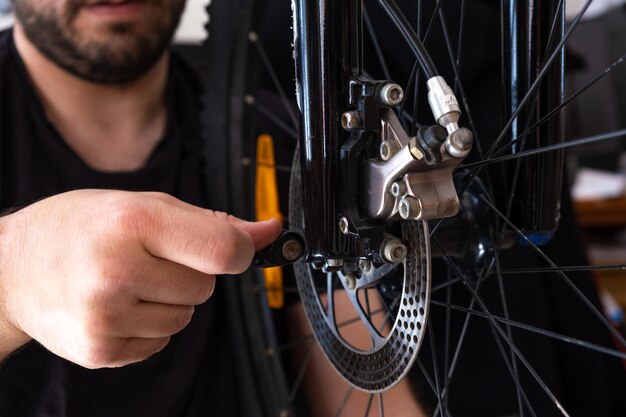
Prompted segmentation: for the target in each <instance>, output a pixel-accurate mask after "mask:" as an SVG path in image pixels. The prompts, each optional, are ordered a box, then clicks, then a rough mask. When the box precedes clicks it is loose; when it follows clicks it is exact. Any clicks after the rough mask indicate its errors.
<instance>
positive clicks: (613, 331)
mask: <svg viewBox="0 0 626 417" xmlns="http://www.w3.org/2000/svg"><path fill="white" fill-rule="evenodd" d="M480 198H481V199H482V200H483V201H484V202H485V203H486V204H487V205H488V206H489V207H490V208H491V209H492V210H493V211H494V213H496V214H497V215H498V217H500V218H502V220H503V221H504V222H506V223H507V225H508V226H509V227H511V228H512V229H513V230H514V231H515V233H517V234H518V235H519V236H520V237H521V238H522V239H524V240H525V241H526V243H528V245H530V247H531V248H533V250H534V251H535V252H536V253H537V254H538V255H539V256H540V257H541V258H543V260H545V261H546V262H547V263H548V264H550V266H552V267H556V264H555V263H554V262H552V260H551V259H550V257H548V256H547V255H546V254H545V253H544V252H543V251H542V250H541V249H539V247H538V246H537V245H535V244H534V243H533V242H531V241H530V239H528V237H527V236H526V235H525V234H524V232H522V231H521V230H520V229H519V228H518V227H517V226H515V225H514V224H513V222H511V221H510V220H509V219H508V218H506V217H504V215H503V214H502V213H501V212H500V211H499V210H498V209H497V208H496V207H495V205H494V204H493V203H491V202H490V201H489V199H488V198H486V197H485V195H484V194H482V195H481V196H480ZM556 273H557V274H558V275H559V277H561V279H562V280H563V281H564V282H565V283H566V284H567V285H568V286H569V287H570V288H571V289H572V291H574V293H575V294H576V295H577V296H578V298H580V299H581V301H582V302H583V303H584V304H585V305H586V306H587V307H588V308H589V310H590V311H591V312H592V313H593V314H594V315H595V316H596V317H597V318H598V319H599V320H600V322H601V323H602V324H603V325H604V326H605V327H606V328H607V329H608V330H609V332H611V334H612V335H613V336H614V337H615V338H616V339H617V340H618V341H619V342H620V343H621V344H622V346H624V347H626V341H625V340H624V338H623V337H622V335H621V334H619V332H618V331H617V329H615V327H613V325H611V323H609V321H608V320H607V319H606V317H604V314H602V313H601V312H600V311H599V310H598V309H597V308H596V307H595V306H594V305H593V303H592V302H591V301H589V299H588V298H587V297H586V296H585V295H584V294H583V293H582V292H581V291H580V290H579V289H578V287H577V286H576V285H575V284H574V283H573V282H572V281H571V280H570V279H569V278H568V276H567V275H565V273H564V272H563V271H556Z"/></svg>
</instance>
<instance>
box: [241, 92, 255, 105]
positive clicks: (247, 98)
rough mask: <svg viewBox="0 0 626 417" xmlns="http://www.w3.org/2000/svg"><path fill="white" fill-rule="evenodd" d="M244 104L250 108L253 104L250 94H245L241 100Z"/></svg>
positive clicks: (252, 97)
mask: <svg viewBox="0 0 626 417" xmlns="http://www.w3.org/2000/svg"><path fill="white" fill-rule="evenodd" d="M243 101H244V103H246V104H247V105H248V106H252V105H253V104H254V96H253V95H250V94H246V95H245V96H244V98H243Z"/></svg>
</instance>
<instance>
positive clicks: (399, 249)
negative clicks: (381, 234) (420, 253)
mask: <svg viewBox="0 0 626 417" xmlns="http://www.w3.org/2000/svg"><path fill="white" fill-rule="evenodd" d="M407 253H408V249H407V248H406V245H404V243H402V242H401V241H400V240H399V239H395V238H392V239H387V240H386V241H385V242H383V246H382V250H381V255H382V257H383V259H384V260H385V261H387V262H391V263H394V264H397V263H400V262H402V261H404V259H405V258H406V255H407Z"/></svg>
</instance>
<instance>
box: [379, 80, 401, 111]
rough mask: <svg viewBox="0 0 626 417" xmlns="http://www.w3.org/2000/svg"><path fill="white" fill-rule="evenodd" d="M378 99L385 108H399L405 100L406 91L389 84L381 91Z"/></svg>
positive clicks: (396, 85)
mask: <svg viewBox="0 0 626 417" xmlns="http://www.w3.org/2000/svg"><path fill="white" fill-rule="evenodd" d="M378 97H379V98H380V102H381V103H382V104H384V105H385V106H390V107H393V106H397V105H398V104H400V103H401V102H402V100H403V99H404V90H402V87H400V86H399V85H398V84H395V83H387V84H385V85H383V87H382V88H381V89H380V93H379V96H378Z"/></svg>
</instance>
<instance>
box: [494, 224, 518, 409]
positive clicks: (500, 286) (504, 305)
mask: <svg viewBox="0 0 626 417" xmlns="http://www.w3.org/2000/svg"><path fill="white" fill-rule="evenodd" d="M491 242H492V244H493V247H494V248H495V256H494V261H495V262H494V263H495V267H496V277H497V278H498V290H499V292H500V301H501V303H502V312H503V313H504V318H506V319H507V320H509V319H510V316H509V305H508V303H507V300H506V292H505V290H504V280H503V279H502V269H501V267H500V249H499V248H500V246H499V245H498V242H497V241H496V238H495V236H494V232H493V229H491ZM506 333H507V335H508V336H509V339H511V341H513V332H512V331H511V325H509V324H507V325H506ZM510 356H511V364H512V366H513V373H514V374H515V379H516V380H518V381H519V372H518V369H517V358H516V357H515V353H513V350H512V349H510ZM517 403H518V406H519V414H520V417H524V406H523V403H522V391H521V389H520V388H519V386H518V387H517Z"/></svg>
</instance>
